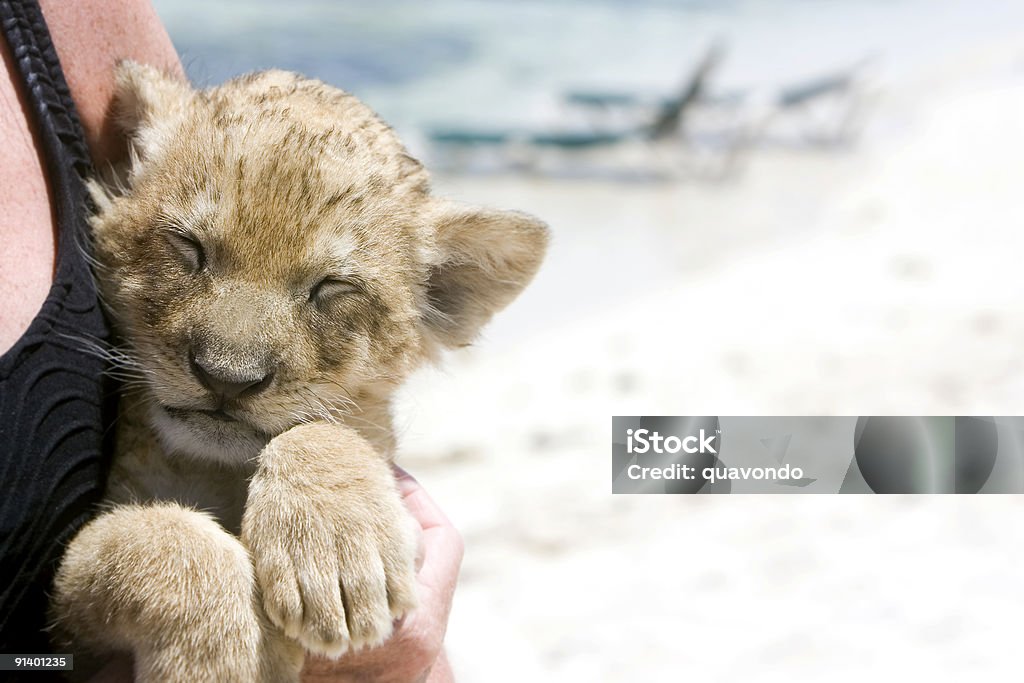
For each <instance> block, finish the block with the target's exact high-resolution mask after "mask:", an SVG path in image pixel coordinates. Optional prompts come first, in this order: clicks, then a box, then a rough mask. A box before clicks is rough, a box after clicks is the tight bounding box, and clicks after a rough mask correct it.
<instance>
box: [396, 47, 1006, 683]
mask: <svg viewBox="0 0 1024 683" xmlns="http://www.w3.org/2000/svg"><path fill="white" fill-rule="evenodd" d="M1020 45H1024V41H1020V40H1017V41H1012V42H1005V43H1004V42H1000V43H998V44H988V45H981V46H978V47H976V48H975V49H973V50H971V51H968V52H966V53H957V54H949V55H948V56H947V57H948V58H947V59H944V60H942V61H941V62H932V63H929V64H922V65H919V66H917V67H916V68H915V69H912V70H907V71H906V73H901V74H900V75H899V77H898V78H893V79H890V80H888V81H887V82H885V83H884V87H883V89H882V90H881V91H880V95H879V97H878V99H877V101H876V103H875V105H874V108H873V110H872V112H871V116H870V126H869V128H868V129H867V131H866V132H865V135H864V137H863V139H862V140H861V142H860V144H859V145H858V146H857V147H856V148H854V149H850V150H839V151H831V152H829V151H821V150H813V151H808V150H798V149H788V150H787V149H777V148H769V149H758V150H755V151H754V152H753V156H752V157H751V160H750V165H749V167H748V168H747V169H746V171H745V173H743V175H742V176H740V177H738V178H736V179H735V180H733V181H731V182H728V183H724V184H710V183H701V182H666V183H648V184H642V183H614V182H610V181H602V180H596V179H595V180H557V181H555V180H550V179H548V180H544V181H538V180H531V179H528V178H525V179H524V178H516V177H506V178H493V177H492V178H466V177H452V176H449V177H441V178H439V179H438V183H437V184H438V187H439V189H440V190H441V191H443V192H445V193H446V194H450V195H452V196H456V197H459V198H461V199H465V200H468V201H479V202H485V203H491V204H498V205H504V206H509V207H515V208H519V209H524V210H528V211H531V212H533V213H536V214H537V215H540V216H542V217H544V218H545V219H546V220H548V221H549V222H550V224H551V226H552V229H553V234H554V242H553V244H552V249H551V252H550V258H549V260H548V262H547V264H546V267H545V269H544V271H543V272H542V273H541V275H540V276H539V277H538V279H537V280H536V282H535V284H534V286H532V288H531V289H530V290H529V291H528V292H527V294H526V295H524V296H523V297H522V299H520V300H519V301H518V302H516V303H515V304H514V305H513V306H512V307H511V308H510V309H509V310H508V311H506V312H505V313H503V314H502V316H501V318H500V320H497V321H496V322H495V324H494V325H493V327H492V328H491V329H490V331H489V332H488V334H487V335H486V336H485V338H484V339H482V340H481V342H480V344H478V345H477V347H475V348H474V349H471V350H469V351H466V352H462V353H459V354H455V355H453V356H451V357H450V358H449V360H448V361H447V362H446V364H445V366H444V367H443V368H442V369H440V370H437V371H428V372H424V373H423V374H422V375H420V376H419V377H417V378H416V380H415V381H414V382H413V383H412V384H411V385H410V386H409V387H408V389H407V390H406V391H405V392H404V397H403V401H402V405H401V410H400V415H399V424H400V426H401V428H402V437H401V449H400V452H401V453H402V455H401V462H402V463H403V464H404V465H405V466H406V467H407V468H408V469H410V470H411V471H412V472H413V473H414V474H415V475H416V476H418V477H419V478H420V479H421V481H422V482H423V483H424V484H425V485H426V486H427V488H428V489H429V490H430V491H431V492H432V494H433V495H434V497H435V498H436V499H437V500H438V502H439V503H440V504H441V506H442V507H443V508H444V509H445V510H447V511H448V512H449V514H450V516H451V517H452V518H453V520H454V521H455V523H456V525H457V526H458V527H459V528H460V529H461V530H462V532H463V534H464V536H465V539H466V548H467V552H466V559H465V564H464V569H463V575H462V579H461V584H460V588H459V590H458V592H457V594H456V603H455V607H454V611H453V614H452V621H451V624H450V629H449V636H448V644H449V649H450V653H451V657H452V660H453V664H454V667H455V670H456V673H457V674H458V675H459V677H460V680H463V681H470V682H474V681H487V682H491V681H519V680H531V681H669V680H671V681H676V680H694V681H719V680H721V681H733V680H744V681H749V680H758V681H765V680H766V681H774V680H787V681H789V680H829V681H844V680H851V681H853V680H857V681H862V680H865V678H866V677H874V678H878V679H881V680H892V679H897V678H901V679H912V680H928V681H962V680H1009V679H1011V678H1017V677H1019V674H1016V675H1014V674H1013V671H1014V668H1015V667H1017V666H1018V665H1017V664H1016V662H1017V659H1018V657H1017V647H1018V646H1017V645H1016V641H1017V639H1018V631H1017V627H1018V624H1019V623H1020V621H1021V614H1022V613H1024V578H1022V577H1021V574H1020V572H1019V571H1018V570H1017V567H1019V566H1020V564H1021V561H1022V560H1024V523H1022V521H1021V519H1022V515H1024V504H1022V502H1021V500H1020V499H1019V498H1017V497H1011V496H1003V497H984V498H983V497H977V498H972V497H967V496H959V497H955V498H954V497H937V496H936V497H923V496H922V497H916V498H883V497H860V496H851V497H836V496H806V497H802V496H774V497H752V496H724V497H683V496H618V497H614V496H612V495H611V493H610V490H611V483H610V478H609V476H608V473H609V458H610V448H611V444H610V431H611V416H612V415H659V414H661V415H707V414H719V415H744V414H762V415H783V414H838V415H844V414H854V415H858V414H909V415H926V414H947V415H949V414H985V415H1006V414H1020V412H1021V410H1024V343H1022V342H1024V304H1022V299H1024V297H1022V294H1024V268H1022V267H1021V265H1020V263H1021V259H1022V254H1024V229H1022V228H1024V201H1022V199H1021V198H1022V197H1024V193H1022V189H1021V188H1022V186H1024V161H1022V153H1024V125H1022V123H1021V122H1022V121H1024V48H1021V47H1020Z"/></svg>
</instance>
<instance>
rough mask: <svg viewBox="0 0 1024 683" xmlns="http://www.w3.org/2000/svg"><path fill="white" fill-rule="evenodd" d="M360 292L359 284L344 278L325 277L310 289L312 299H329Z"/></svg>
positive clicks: (310, 298)
mask: <svg viewBox="0 0 1024 683" xmlns="http://www.w3.org/2000/svg"><path fill="white" fill-rule="evenodd" d="M357 292H359V285H357V284H356V283H355V282H353V281H352V280H346V279H344V278H336V277H325V278H324V279H323V280H321V281H320V282H318V283H316V284H315V285H313V289H311V290H309V300H310V301H328V300H329V299H333V298H335V297H339V296H344V295H346V294H355V293H357Z"/></svg>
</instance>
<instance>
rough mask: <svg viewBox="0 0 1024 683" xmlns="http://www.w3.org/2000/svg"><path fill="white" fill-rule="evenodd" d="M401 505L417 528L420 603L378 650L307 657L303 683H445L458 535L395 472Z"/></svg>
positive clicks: (415, 488) (459, 557)
mask: <svg viewBox="0 0 1024 683" xmlns="http://www.w3.org/2000/svg"><path fill="white" fill-rule="evenodd" d="M395 469H396V473H397V475H398V486H399V490H400V491H401V492H402V498H403V500H404V502H405V506H406V507H407V508H408V509H409V512H410V513H412V516H413V517H414V518H415V519H416V521H417V522H419V524H420V528H421V529H422V531H423V534H422V553H421V555H422V564H421V565H420V568H419V570H418V571H417V573H416V579H417V581H418V584H419V598H420V605H419V607H417V608H416V609H415V610H413V611H412V613H410V614H408V615H406V617H405V618H404V619H403V620H402V622H401V623H400V624H399V625H398V627H397V628H396V630H395V632H394V634H393V635H392V636H391V638H390V639H389V640H388V641H387V642H386V643H384V644H383V645H381V646H380V647H378V648H375V649H373V650H367V651H365V652H358V653H355V654H352V655H347V656H345V657H342V658H341V659H339V660H337V661H331V660H327V659H321V658H314V657H308V658H307V659H306V668H305V670H304V671H303V676H302V681H303V683H343V682H348V681H372V682H373V683H413V682H414V681H415V682H417V683H422V682H424V681H425V682H426V683H451V681H453V680H454V678H453V676H452V670H451V667H450V665H449V663H448V658H447V656H446V655H445V652H444V634H445V630H446V629H447V627H448V615H449V613H450V611H451V607H452V595H453V594H454V592H455V584H456V582H457V580H458V578H459V567H460V566H461V565H462V552H463V545H462V537H461V536H460V535H459V532H458V531H457V530H456V529H455V527H454V526H452V523H451V522H450V521H449V520H448V518H447V517H446V516H445V514H444V513H443V512H441V509H440V508H439V507H437V504H436V503H435V502H434V501H433V500H432V499H431V498H430V496H429V495H427V492H426V491H425V490H424V489H423V487H422V486H420V485H419V482H417V481H416V480H415V479H413V478H412V476H410V475H409V473H408V472H405V471H404V470H402V469H400V468H397V467H396V468H395Z"/></svg>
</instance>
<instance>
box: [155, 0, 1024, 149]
mask: <svg viewBox="0 0 1024 683" xmlns="http://www.w3.org/2000/svg"><path fill="white" fill-rule="evenodd" d="M155 4H156V7H157V9H158V11H159V12H160V15H161V17H162V18H163V20H164V22H165V23H166V25H167V27H168V30H169V32H170V34H171V37H172V39H173V40H174V42H175V45H176V46H177V48H178V50H179V52H180V53H181V55H182V58H183V60H184V63H185V66H186V69H187V70H188V72H189V74H190V75H191V76H192V78H193V79H194V80H196V81H197V82H199V83H203V84H210V83H216V82H219V81H222V80H224V79H226V78H229V77H231V76H234V75H237V74H240V73H244V72H246V71H250V70H253V69H259V68H266V67H282V68H287V69H294V70H297V71H301V72H304V73H306V74H308V75H311V76H315V77H318V78H322V79H324V80H326V81H329V82H331V83H333V84H335V85H338V86H341V87H343V88H345V89H347V90H350V91H352V92H355V93H356V94H357V95H359V96H361V97H363V98H364V99H366V100H367V101H368V102H369V103H370V104H371V105H372V106H373V107H374V108H375V109H377V110H378V111H379V112H380V113H381V114H382V115H383V116H384V117H385V118H386V119H388V120H389V121H390V122H391V123H392V124H394V125H396V126H397V127H399V128H400V129H403V132H408V130H410V129H418V128H421V127H422V126H424V125H427V124H430V123H436V122H459V123H467V124H473V123H486V124H489V125H493V124H501V123H517V124H524V123H527V124H536V123H539V122H542V121H550V119H551V118H552V117H555V116H557V113H558V108H557V107H558V96H559V94H560V93H561V92H563V91H564V90H565V89H566V88H572V87H580V86H582V87H600V88H622V87H628V88H631V89H639V90H646V91H651V92H664V91H667V90H671V89H672V88H674V87H676V85H677V84H678V83H679V82H680V81H681V80H682V79H683V77H684V75H685V74H686V73H687V71H688V69H689V68H690V66H691V65H692V63H693V61H694V60H695V59H696V58H697V57H698V55H699V54H700V53H701V52H702V51H703V50H704V49H706V46H707V45H708V43H709V42H710V41H712V40H713V39H714V38H716V37H721V38H724V39H726V40H727V41H728V44H729V52H728V59H727V61H726V62H725V64H724V66H723V68H722V69H720V71H719V73H718V74H717V75H716V82H717V84H718V85H720V86H721V87H723V88H727V87H748V86H757V85H761V86H776V85H780V84H786V83H789V82H793V81H799V80H801V79H804V78H812V77H814V76H816V75H819V74H821V73H825V72H828V71H830V70H833V69H840V68H843V67H844V66H847V65H849V64H852V63H854V62H856V61H858V60H859V59H861V58H863V57H865V56H868V55H872V56H877V57H880V58H881V59H880V61H881V63H883V64H884V65H885V66H886V68H887V69H889V70H890V71H894V70H899V69H908V68H912V67H913V66H914V65H915V64H916V63H919V62H921V61H925V60H934V58H935V57H936V55H940V54H941V53H945V52H949V53H952V52H955V51H956V50H957V49H958V48H959V47H961V46H965V45H968V44H973V43H977V42H978V40H979V39H982V38H986V37H995V36H997V35H1000V34H1006V33H1010V32H1011V31H1017V30H1020V29H1021V28H1024V2H1020V1H1019V0H833V1H829V0H544V1H538V0H432V1H431V2H421V1H414V0H376V1H375V2H371V3H364V2H337V1H333V0H291V1H289V2H279V1H277V0H244V1H243V0H228V1H225V2H220V3H216V4H214V3H209V2H207V1H206V0H156V3H155Z"/></svg>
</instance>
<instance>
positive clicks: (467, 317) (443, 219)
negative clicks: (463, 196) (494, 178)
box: [423, 202, 548, 347]
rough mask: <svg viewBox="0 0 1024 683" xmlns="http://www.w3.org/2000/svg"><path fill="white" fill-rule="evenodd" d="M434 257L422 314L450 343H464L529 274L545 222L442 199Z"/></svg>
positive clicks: (536, 263) (539, 256) (536, 262)
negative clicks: (424, 309)
mask: <svg viewBox="0 0 1024 683" xmlns="http://www.w3.org/2000/svg"><path fill="white" fill-rule="evenodd" d="M437 208H438V211H437V218H436V219H435V223H434V225H435V228H436V230H437V247H438V259H437V260H436V262H435V263H434V265H433V267H432V269H431V273H430V279H429V281H428V283H427V302H426V306H427V309H426V311H425V312H424V316H423V317H424V320H425V321H426V324H427V327H428V329H429V330H430V332H431V334H433V336H434V337H435V338H436V339H437V340H438V341H439V342H441V343H442V344H444V345H446V346H449V347H459V346H466V345H467V344H469V343H470V342H472V341H473V339H474V338H475V337H476V336H477V334H478V333H479V332H480V328H482V327H483V326H484V325H485V324H486V323H487V321H488V320H490V319H491V316H493V315H494V314H495V313H497V312H498V311H500V310H501V309H502V308H504V307H505V306H507V305H508V304H509V303H510V302H511V301H512V300H513V299H514V298H516V296H517V295H518V294H519V292H520V291H522V289H523V288H524V287H525V286H526V285H527V284H529V282H530V280H531V279H533V276H534V274H535V273H536V272H537V269H538V268H539V267H540V263H541V261H542V260H543V259H544V252H545V251H546V250H547V244H548V228H547V226H546V225H545V224H544V223H542V222H541V221H539V220H537V219H536V218H534V217H533V216H530V215H527V214H525V213H519V212H516V211H499V210H496V209H483V208H477V207H469V206H462V205H459V204H455V203H452V202H441V203H440V204H439V206H438V207H437Z"/></svg>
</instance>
